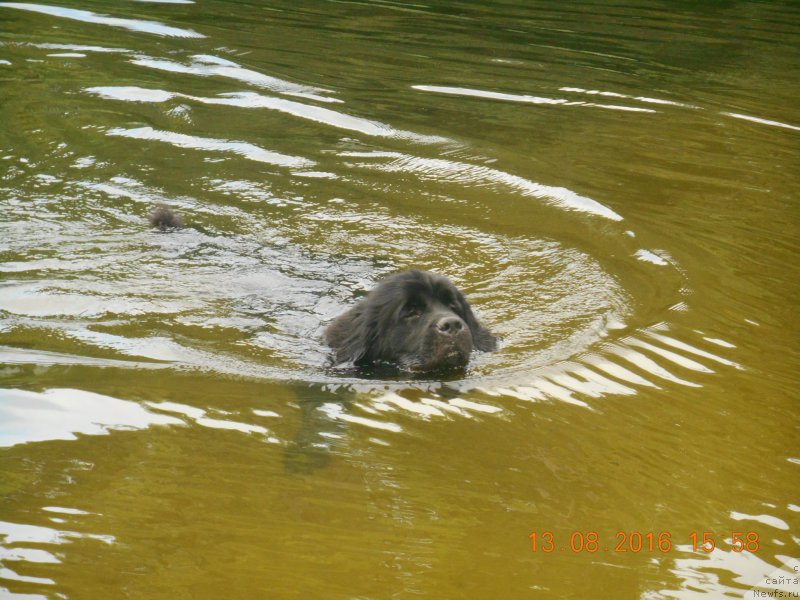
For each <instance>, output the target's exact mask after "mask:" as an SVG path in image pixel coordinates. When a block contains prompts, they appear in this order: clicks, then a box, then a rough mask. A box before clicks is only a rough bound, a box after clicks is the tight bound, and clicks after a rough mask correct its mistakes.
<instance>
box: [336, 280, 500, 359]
mask: <svg viewBox="0 0 800 600" xmlns="http://www.w3.org/2000/svg"><path fill="white" fill-rule="evenodd" d="M325 336H326V340H327V342H328V345H329V346H331V347H332V348H333V349H334V363H335V364H345V363H352V364H355V365H359V366H363V365H375V364H381V363H383V364H393V365H396V366H398V367H400V368H401V369H403V370H406V371H418V372H419V371H433V370H439V369H448V368H461V367H464V366H466V364H467V362H468V361H469V357H470V353H471V351H472V350H473V348H474V349H477V350H482V351H492V350H495V349H496V347H497V340H496V338H495V337H494V336H493V335H492V334H491V333H490V332H489V331H488V330H487V329H485V328H484V327H483V326H482V325H481V324H480V323H479V322H478V320H477V319H476V318H475V315H474V314H473V312H472V309H471V308H470V306H469V303H468V302H467V301H466V299H465V298H464V295H463V294H462V293H461V292H460V291H459V290H458V289H457V288H456V287H455V286H454V285H453V284H452V283H451V282H450V280H448V279H447V278H446V277H442V276H441V275H436V274H433V273H428V272H425V271H417V270H411V271H403V272H401V273H396V274H394V275H391V276H390V277H388V278H386V279H384V280H383V281H381V282H380V283H379V284H378V286H377V287H376V288H375V289H374V290H372V292H370V293H369V295H367V297H366V298H364V299H363V300H361V301H360V302H359V303H358V304H357V305H356V306H355V307H353V308H352V309H351V310H349V311H348V312H346V313H345V314H343V315H341V316H340V317H338V318H337V319H336V320H335V321H333V323H331V325H330V326H329V327H328V329H327V330H326V332H325Z"/></svg>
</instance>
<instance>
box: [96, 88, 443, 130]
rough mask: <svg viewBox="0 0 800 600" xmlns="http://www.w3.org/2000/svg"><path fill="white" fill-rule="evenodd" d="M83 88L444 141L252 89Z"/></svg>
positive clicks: (103, 93) (126, 97) (135, 99)
mask: <svg viewBox="0 0 800 600" xmlns="http://www.w3.org/2000/svg"><path fill="white" fill-rule="evenodd" d="M84 91H85V92H87V93H90V94H96V95H98V96H100V97H102V98H106V99H109V100H124V101H128V102H166V101H168V100H170V99H173V98H185V99H187V100H194V101H195V102H202V103H203V104H212V105H222V106H236V107H240V108H266V109H270V110H276V111H278V112H282V113H285V114H289V115H292V116H294V117H298V118H301V119H307V120H309V121H314V122H316V123H321V124H323V125H328V126H331V127H335V128H338V129H346V130H349V131H355V132H358V133H362V134H364V135H367V136H373V137H387V138H397V139H401V140H410V141H415V142H419V143H425V144H440V143H443V142H447V141H448V140H447V139H446V138H442V137H439V136H426V135H420V134H417V133H413V132H410V131H402V130H398V129H395V128H394V127H391V126H390V125H386V124H385V123H380V122H378V121H372V120H369V119H363V118H360V117H353V116H351V115H348V114H345V113H342V112H338V111H335V110H332V109H329V108H323V107H321V106H312V105H309V104H303V103H302V102H296V101H293V100H286V99H283V98H273V97H269V96H262V95H261V94H256V93H254V92H232V93H225V94H220V95H219V96H217V97H215V98H207V97H201V96H190V95H188V94H180V93H177V92H167V91H164V90H157V89H148V88H140V87H134V86H100V87H90V88H86V89H85V90H84Z"/></svg>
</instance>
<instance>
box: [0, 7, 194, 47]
mask: <svg viewBox="0 0 800 600" xmlns="http://www.w3.org/2000/svg"><path fill="white" fill-rule="evenodd" d="M0 8H17V9H20V10H28V11H31V12H37V13H41V14H45V15H50V16H53V17H62V18H64V19H72V20H75V21H83V22H84V23H95V24H98V25H108V26H109V27H121V28H123V29H129V30H130V31H136V32H141V33H152V34H155V35H161V36H169V37H181V38H202V37H205V36H203V35H202V34H200V33H197V32H196V31H192V30H191V29H181V28H179V27H171V26H169V25H164V24H163V23H158V22H156V21H145V20H142V19H123V18H120V17H109V16H106V15H100V14H97V13H93V12H91V11H88V10H77V9H74V8H64V7H63V6H50V5H47V4H27V3H24V2H0Z"/></svg>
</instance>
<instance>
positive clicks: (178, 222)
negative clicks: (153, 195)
mask: <svg viewBox="0 0 800 600" xmlns="http://www.w3.org/2000/svg"><path fill="white" fill-rule="evenodd" d="M150 226H151V227H155V228H156V229H158V230H159V231H170V230H172V229H180V228H181V227H183V218H181V216H180V215H179V214H178V213H176V212H175V211H174V210H172V209H171V208H170V207H168V206H163V205H162V206H156V208H155V209H154V210H153V212H151V213H150Z"/></svg>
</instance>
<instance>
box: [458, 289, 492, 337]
mask: <svg viewBox="0 0 800 600" xmlns="http://www.w3.org/2000/svg"><path fill="white" fill-rule="evenodd" d="M459 301H460V304H461V306H463V307H464V321H466V323H467V327H469V331H470V333H471V334H472V346H473V347H474V348H475V349H476V350H481V351H482V352H494V351H495V350H497V338H496V337H495V336H494V335H493V334H492V332H491V331H489V330H488V329H486V328H485V327H484V326H483V325H481V324H480V322H478V319H477V317H475V314H474V313H473V312H472V308H471V307H470V305H469V302H467V300H466V298H464V296H463V294H461V293H459Z"/></svg>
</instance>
